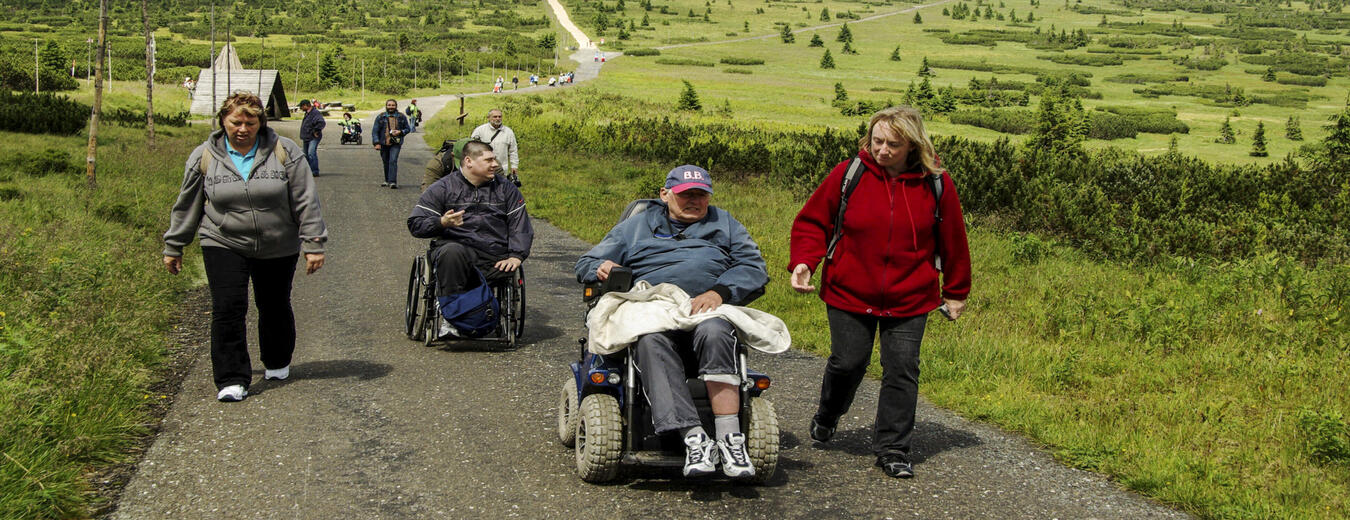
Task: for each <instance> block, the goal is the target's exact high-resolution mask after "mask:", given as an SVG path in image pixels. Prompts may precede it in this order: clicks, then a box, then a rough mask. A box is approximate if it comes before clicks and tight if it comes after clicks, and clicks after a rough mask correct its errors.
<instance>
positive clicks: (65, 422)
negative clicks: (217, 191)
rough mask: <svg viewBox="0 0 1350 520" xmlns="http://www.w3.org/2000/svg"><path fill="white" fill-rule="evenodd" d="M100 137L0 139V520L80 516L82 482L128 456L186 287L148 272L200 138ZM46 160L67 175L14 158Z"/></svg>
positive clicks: (111, 129) (124, 131) (112, 132)
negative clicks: (87, 183)
mask: <svg viewBox="0 0 1350 520" xmlns="http://www.w3.org/2000/svg"><path fill="white" fill-rule="evenodd" d="M157 137H158V142H159V147H158V148H157V149H156V150H155V151H154V152H153V153H151V152H150V151H148V150H146V149H145V145H144V144H143V143H144V130H143V129H132V128H120V127H116V126H110V125H105V126H103V127H102V128H100V142H101V146H100V148H99V162H98V165H99V171H98V175H99V177H98V180H99V183H98V184H99V187H98V189H97V190H96V191H94V192H89V191H87V190H86V189H85V188H84V167H83V164H84V151H85V147H86V143H87V137H80V136H74V137H54V136H40V135H27V134H15V133H9V132H0V139H3V140H4V142H5V143H6V146H5V151H4V152H3V153H0V221H2V222H5V226H3V228H0V294H3V295H4V297H3V298H0V455H2V456H0V518H70V517H84V516H86V515H88V511H89V509H88V507H89V500H90V499H91V498H92V497H91V496H90V495H89V494H88V491H89V487H88V484H87V482H86V479H87V478H88V473H87V472H88V471H90V470H91V469H93V468H95V467H97V466H99V465H103V464H107V463H109V462H117V461H124V460H127V459H129V458H130V457H131V455H130V454H129V453H127V452H126V448H127V447H128V446H129V445H130V444H131V442H132V441H134V440H135V439H136V438H137V437H138V436H141V435H144V434H145V432H146V429H145V425H146V421H147V417H146V416H145V406H144V405H145V403H146V401H147V400H151V399H162V398H164V397H165V396H160V395H150V394H149V393H147V390H146V389H147V388H149V386H150V384H151V383H152V380H153V379H154V377H155V376H154V373H153V371H154V369H155V367H156V366H157V365H158V364H159V363H160V362H161V360H162V358H163V356H164V352H165V345H166V341H167V340H166V332H167V329H168V326H169V323H170V322H171V320H172V319H173V317H174V312H175V309H176V303H177V302H178V300H179V297H180V294H181V293H182V291H183V290H184V289H185V288H186V287H188V286H189V285H190V284H191V283H193V280H192V277H191V276H179V277H172V276H168V275H167V274H166V273H165V272H164V270H163V267H162V266H161V265H160V261H159V258H160V257H159V251H160V249H161V248H162V245H161V244H160V235H161V234H162V233H163V232H164V230H165V229H167V227H168V207H169V205H170V204H172V201H173V196H174V195H175V194H176V193H177V187H178V186H179V184H180V183H181V182H182V171H183V160H184V158H185V157H187V155H188V152H190V151H191V149H192V148H193V147H194V146H196V145H197V144H198V143H200V142H201V139H202V138H203V137H205V134H204V130H202V129H183V128H160V129H159V130H158V132H157ZM43 150H57V151H58V153H64V154H65V155H66V156H67V157H68V158H69V161H70V164H71V167H70V169H69V171H66V172H60V173H52V174H48V175H45V176H40V177H39V176H34V175H31V174H29V173H27V172H28V170H27V169H25V168H24V167H23V162H22V160H21V159H19V158H20V157H21V155H22V154H24V153H29V152H41V151H43Z"/></svg>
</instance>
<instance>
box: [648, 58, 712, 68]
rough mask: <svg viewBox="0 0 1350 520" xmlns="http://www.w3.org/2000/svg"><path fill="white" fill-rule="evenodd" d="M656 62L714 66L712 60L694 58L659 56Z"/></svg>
mask: <svg viewBox="0 0 1350 520" xmlns="http://www.w3.org/2000/svg"><path fill="white" fill-rule="evenodd" d="M656 63H659V64H661V65H691V66H694V67H713V66H715V65H716V64H714V63H713V62H711V61H703V60H696V59H694V58H657V59H656Z"/></svg>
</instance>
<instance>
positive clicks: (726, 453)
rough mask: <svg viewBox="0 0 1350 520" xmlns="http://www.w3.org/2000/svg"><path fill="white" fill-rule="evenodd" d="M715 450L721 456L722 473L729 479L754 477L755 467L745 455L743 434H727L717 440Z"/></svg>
mask: <svg viewBox="0 0 1350 520" xmlns="http://www.w3.org/2000/svg"><path fill="white" fill-rule="evenodd" d="M717 450H718V451H719V452H721V454H722V473H724V474H726V476H728V477H731V478H746V477H753V476H755V466H753V465H751V464H750V456H749V455H746V453H745V434H744V433H728V434H726V435H724V436H722V438H721V439H717Z"/></svg>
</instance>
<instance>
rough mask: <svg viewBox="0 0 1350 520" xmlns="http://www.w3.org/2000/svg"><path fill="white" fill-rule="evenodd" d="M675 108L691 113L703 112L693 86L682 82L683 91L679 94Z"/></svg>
mask: <svg viewBox="0 0 1350 520" xmlns="http://www.w3.org/2000/svg"><path fill="white" fill-rule="evenodd" d="M675 108H678V109H680V110H689V111H693V112H698V111H700V110H703V104H701V103H699V101H698V92H694V86H693V85H691V84H689V82H688V81H684V91H683V92H680V101H679V104H678V105H676V106H675Z"/></svg>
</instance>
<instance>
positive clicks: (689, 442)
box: [684, 433, 717, 477]
mask: <svg viewBox="0 0 1350 520" xmlns="http://www.w3.org/2000/svg"><path fill="white" fill-rule="evenodd" d="M715 471H717V443H716V442H713V440H712V439H709V438H708V435H707V434H703V433H694V434H690V435H688V436H686V437H685V438H684V476H686V477H701V476H703V475H710V474H712V473H713V472H715Z"/></svg>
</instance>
